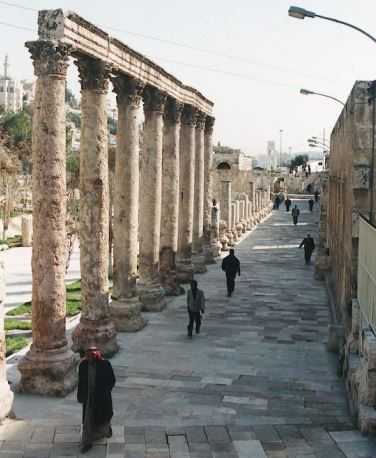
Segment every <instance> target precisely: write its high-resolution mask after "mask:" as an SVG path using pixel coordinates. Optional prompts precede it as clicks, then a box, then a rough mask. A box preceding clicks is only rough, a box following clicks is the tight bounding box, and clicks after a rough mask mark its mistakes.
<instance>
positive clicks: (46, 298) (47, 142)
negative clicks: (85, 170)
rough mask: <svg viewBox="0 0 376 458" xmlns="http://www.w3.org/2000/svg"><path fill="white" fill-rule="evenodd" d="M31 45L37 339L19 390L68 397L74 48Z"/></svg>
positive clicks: (72, 358)
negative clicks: (69, 86) (69, 96)
mask: <svg viewBox="0 0 376 458" xmlns="http://www.w3.org/2000/svg"><path fill="white" fill-rule="evenodd" d="M27 47H28V48H29V51H30V53H31V56H32V59H33V61H34V72H35V75H36V76H37V77H38V79H37V83H36V88H35V102H34V118H33V152H32V160H33V213H34V218H33V233H34V239H33V251H32V274H33V286H32V305H33V307H32V331H33V343H32V345H31V349H30V351H29V352H28V353H27V354H26V356H25V358H24V359H23V360H22V361H21V362H20V364H19V365H18V369H19V371H20V372H21V381H20V390H21V391H25V392H29V393H39V394H47V395H52V396H64V395H66V394H67V393H69V392H70V391H72V390H73V388H74V387H75V385H76V383H77V375H76V364H77V358H76V355H74V353H73V352H72V351H71V350H70V349H69V348H68V346H67V339H66V332H65V283H64V279H65V262H66V229H65V217H66V178H65V75H66V70H67V64H68V53H69V51H70V48H69V47H68V46H66V45H60V46H53V45H52V44H50V43H46V42H43V41H40V42H39V41H38V42H29V43H27Z"/></svg>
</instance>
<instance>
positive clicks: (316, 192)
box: [315, 189, 319, 202]
mask: <svg viewBox="0 0 376 458" xmlns="http://www.w3.org/2000/svg"><path fill="white" fill-rule="evenodd" d="M318 200H319V192H318V190H317V189H316V191H315V202H318Z"/></svg>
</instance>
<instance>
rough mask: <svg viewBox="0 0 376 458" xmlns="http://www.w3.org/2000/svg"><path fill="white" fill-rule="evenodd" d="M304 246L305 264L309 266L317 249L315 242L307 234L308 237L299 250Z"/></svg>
mask: <svg viewBox="0 0 376 458" xmlns="http://www.w3.org/2000/svg"><path fill="white" fill-rule="evenodd" d="M302 246H304V259H305V263H306V264H309V263H310V262H311V256H312V253H313V250H314V249H315V248H316V245H315V242H314V240H313V238H312V237H311V236H310V235H309V234H307V235H306V237H304V239H303V241H302V243H301V244H300V245H299V248H301V247H302Z"/></svg>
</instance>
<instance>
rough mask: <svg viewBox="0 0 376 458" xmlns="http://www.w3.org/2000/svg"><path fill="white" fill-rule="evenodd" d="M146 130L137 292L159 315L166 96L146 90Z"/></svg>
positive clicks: (144, 305)
mask: <svg viewBox="0 0 376 458" xmlns="http://www.w3.org/2000/svg"><path fill="white" fill-rule="evenodd" d="M143 97H144V112H145V131H144V146H143V148H142V151H141V155H140V159H141V160H140V185H141V189H140V255H139V273H140V278H139V281H138V291H139V295H140V299H141V302H142V308H143V310H147V311H151V312H158V311H160V310H162V309H163V308H164V307H165V305H166V303H165V300H164V295H165V290H164V288H163V286H162V284H161V281H160V275H159V246H160V229H161V199H162V141H163V113H164V109H165V103H166V98H167V94H166V93H165V92H162V91H159V90H158V89H155V88H153V87H152V86H147V87H146V88H145V90H144V95H143Z"/></svg>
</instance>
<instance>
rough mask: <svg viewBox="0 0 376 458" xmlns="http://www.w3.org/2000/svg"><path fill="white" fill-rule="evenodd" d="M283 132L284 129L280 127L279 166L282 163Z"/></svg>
mask: <svg viewBox="0 0 376 458" xmlns="http://www.w3.org/2000/svg"><path fill="white" fill-rule="evenodd" d="M282 133H283V129H279V168H281V165H282Z"/></svg>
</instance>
